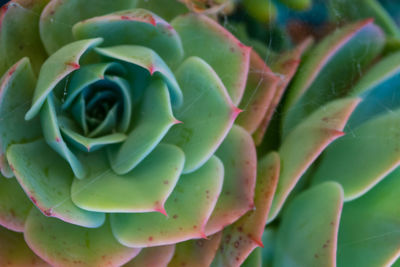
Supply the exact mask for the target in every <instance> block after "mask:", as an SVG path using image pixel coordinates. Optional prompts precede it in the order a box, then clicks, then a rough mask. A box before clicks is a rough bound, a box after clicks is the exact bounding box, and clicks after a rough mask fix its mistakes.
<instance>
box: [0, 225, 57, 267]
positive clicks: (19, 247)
mask: <svg viewBox="0 0 400 267" xmlns="http://www.w3.org/2000/svg"><path fill="white" fill-rule="evenodd" d="M0 266H4V267H8V266H10V267H11V266H12V267H26V266H30V267H50V265H49V264H47V263H46V262H44V261H43V260H42V259H40V258H39V257H38V256H36V255H35V253H33V252H32V251H31V249H30V248H29V247H28V246H27V245H26V243H25V240H24V236H23V235H22V234H20V233H15V232H12V231H9V230H7V229H5V228H3V227H0Z"/></svg>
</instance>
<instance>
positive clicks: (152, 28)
mask: <svg viewBox="0 0 400 267" xmlns="http://www.w3.org/2000/svg"><path fill="white" fill-rule="evenodd" d="M163 5H164V4H163ZM169 8H171V7H168V8H167V9H169ZM72 31H73V34H74V36H75V38H77V39H87V38H95V37H102V38H104V43H103V46H105V47H109V46H115V45H139V46H144V47H148V48H150V49H152V50H154V51H155V52H156V53H157V54H159V55H160V57H161V58H163V59H164V60H165V62H167V63H168V64H169V65H171V64H170V63H172V65H176V63H179V62H180V61H181V60H182V58H183V48H182V43H181V40H180V38H179V35H178V34H177V33H176V31H175V30H174V29H173V28H172V26H171V25H169V24H168V22H166V21H165V20H163V19H162V18H160V17H159V16H157V15H155V14H154V13H152V12H150V11H148V10H145V9H133V10H125V11H122V12H116V13H112V14H107V15H105V16H102V17H95V18H91V19H88V20H85V21H81V22H79V23H77V24H75V25H74V27H73V29H72ZM110 33H111V34H110ZM149 36H150V37H149Z"/></svg>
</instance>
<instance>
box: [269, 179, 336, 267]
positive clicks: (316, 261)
mask: <svg viewBox="0 0 400 267" xmlns="http://www.w3.org/2000/svg"><path fill="white" fill-rule="evenodd" d="M342 206H343V189H342V188H341V186H340V185H339V184H337V183H333V182H327V183H324V184H321V185H318V186H315V187H312V188H311V189H309V190H307V191H305V192H303V193H302V194H301V195H299V196H297V197H296V198H295V199H294V200H293V202H291V203H290V205H289V207H288V209H287V210H285V212H284V213H283V215H282V224H281V226H280V228H279V231H278V236H277V243H276V254H275V257H274V258H275V260H274V266H282V267H285V266H294V265H298V266H310V267H312V266H315V267H318V266H326V267H329V266H331V267H334V266H336V243H337V232H338V227H339V219H340V214H341V211H342ZM339 266H342V265H339Z"/></svg>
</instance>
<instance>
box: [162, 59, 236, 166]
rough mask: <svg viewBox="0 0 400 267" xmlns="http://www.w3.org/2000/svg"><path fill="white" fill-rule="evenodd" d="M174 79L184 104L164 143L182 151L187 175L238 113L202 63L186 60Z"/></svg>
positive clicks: (210, 152) (215, 145)
mask: <svg viewBox="0 0 400 267" xmlns="http://www.w3.org/2000/svg"><path fill="white" fill-rule="evenodd" d="M176 77H177V79H178V81H179V84H180V85H181V88H182V92H183V98H184V99H185V101H184V103H183V105H182V106H181V107H180V108H179V109H177V110H174V113H175V116H176V117H177V118H178V119H179V120H181V121H182V122H183V123H182V124H180V125H176V126H174V127H173V128H172V129H171V130H170V131H169V132H168V134H167V136H166V141H167V142H168V143H173V144H175V145H177V146H179V147H180V148H182V150H183V151H184V152H185V157H186V160H185V167H184V172H191V171H194V170H196V169H197V168H199V167H200V166H201V165H202V164H203V163H204V162H206V161H207V160H208V159H209V158H210V157H211V156H212V155H213V154H214V152H215V151H216V149H217V148H218V146H219V145H220V144H221V142H222V141H223V140H224V138H225V136H226V135H227V134H228V132H229V130H230V128H231V127H232V125H233V121H234V120H235V118H236V116H237V115H238V113H239V110H238V109H237V108H236V107H235V106H234V105H233V104H232V102H231V100H230V98H229V95H228V93H227V91H226V89H225V87H224V85H223V84H222V82H221V80H220V79H219V78H218V76H217V75H216V74H215V72H214V71H213V70H212V68H211V67H210V66H209V65H208V64H207V63H206V62H205V61H203V60H202V59H200V58H197V57H192V58H189V59H187V60H186V61H185V62H184V63H183V64H182V65H181V66H180V67H179V69H178V71H177V73H176Z"/></svg>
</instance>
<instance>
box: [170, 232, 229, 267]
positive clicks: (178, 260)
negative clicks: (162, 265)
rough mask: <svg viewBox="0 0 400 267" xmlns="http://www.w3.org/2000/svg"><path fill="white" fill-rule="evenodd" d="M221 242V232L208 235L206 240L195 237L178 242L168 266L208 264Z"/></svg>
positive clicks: (191, 266) (199, 265)
mask: <svg viewBox="0 0 400 267" xmlns="http://www.w3.org/2000/svg"><path fill="white" fill-rule="evenodd" d="M220 243H221V233H217V234H215V235H212V236H210V237H209V238H208V239H207V240H203V239H197V240H188V241H185V242H181V243H178V244H177V245H176V248H175V254H174V257H173V258H172V260H171V262H170V263H169V264H168V267H180V266H189V265H190V267H203V266H210V264H211V262H212V260H213V259H214V256H215V253H216V252H217V250H218V247H219V245H220Z"/></svg>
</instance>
